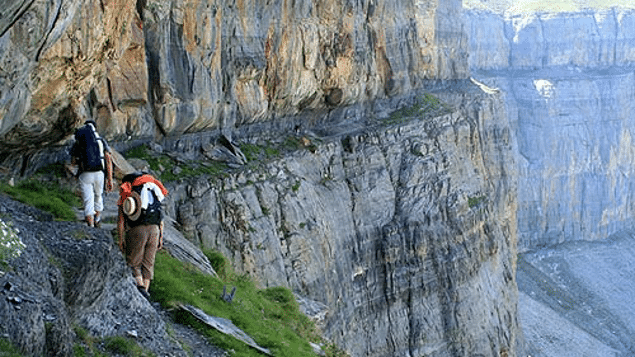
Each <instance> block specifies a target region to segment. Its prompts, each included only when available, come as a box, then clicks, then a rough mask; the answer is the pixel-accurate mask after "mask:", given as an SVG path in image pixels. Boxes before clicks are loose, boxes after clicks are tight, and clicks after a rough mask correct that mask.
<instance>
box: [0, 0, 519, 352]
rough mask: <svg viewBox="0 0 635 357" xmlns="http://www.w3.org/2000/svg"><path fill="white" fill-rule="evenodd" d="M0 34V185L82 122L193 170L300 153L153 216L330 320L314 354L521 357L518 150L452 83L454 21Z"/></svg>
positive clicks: (118, 25) (495, 119)
mask: <svg viewBox="0 0 635 357" xmlns="http://www.w3.org/2000/svg"><path fill="white" fill-rule="evenodd" d="M3 14H5V15H3V16H2V17H1V18H2V20H1V21H0V70H1V71H2V72H0V74H1V77H0V78H1V81H0V138H1V140H2V143H3V145H2V146H1V147H0V165H2V166H4V167H5V168H6V169H7V170H8V171H13V172H15V171H20V172H22V173H26V172H29V170H32V169H33V167H36V166H37V165H39V164H40V163H41V162H42V161H45V160H40V159H38V157H39V156H38V155H41V149H42V147H43V146H44V147H47V146H50V145H55V144H61V143H63V142H64V141H65V140H66V139H67V138H68V136H69V134H70V133H72V131H73V129H74V128H75V127H76V126H77V125H78V124H79V123H80V122H82V120H83V119H85V118H95V119H97V122H98V126H99V129H100V131H101V132H102V133H104V134H105V135H106V137H107V138H109V139H110V140H111V142H113V143H114V144H115V145H122V146H129V145H132V144H131V142H130V141H129V139H132V138H135V139H137V138H141V139H143V138H152V139H154V140H155V141H156V142H160V143H161V144H162V146H163V147H164V149H165V150H166V151H169V152H172V153H174V152H179V154H176V155H177V156H178V155H183V157H185V159H187V160H196V161H202V160H204V158H203V154H204V152H205V149H206V148H207V146H206V145H207V144H211V143H212V141H213V140H214V138H216V137H217V136H218V134H219V133H222V134H225V135H226V136H227V137H229V138H230V139H237V140H238V139H240V140H242V141H243V142H249V143H258V144H263V143H266V141H267V139H268V140H271V141H278V142H279V141H282V140H284V138H285V137H289V136H291V137H294V138H296V139H300V140H304V141H306V142H307V144H308V145H307V147H306V149H302V150H298V151H293V152H289V153H287V154H286V155H284V156H283V157H281V158H278V159H277V160H273V161H268V162H262V163H256V164H254V165H253V166H252V165H248V166H247V167H246V168H245V169H244V170H243V171H241V172H237V173H233V174H231V175H229V176H228V177H226V178H223V179H218V178H217V177H208V176H201V177H198V178H196V179H187V180H185V179H182V180H178V181H175V182H172V183H170V184H169V185H170V191H171V192H172V194H171V195H170V202H169V204H168V211H169V214H170V216H172V217H175V218H176V220H177V223H178V228H179V229H180V230H181V231H182V232H184V234H185V235H186V236H187V237H188V238H190V239H191V240H192V241H193V242H195V243H197V244H200V245H201V246H203V247H214V248H217V249H220V250H221V251H222V252H223V253H224V254H225V255H227V256H228V257H230V258H231V260H232V261H233V263H234V264H235V265H236V267H237V269H238V270H240V271H242V272H245V273H249V274H250V275H252V276H254V277H257V278H258V279H259V281H260V282H261V284H262V285H263V286H275V285H283V286H288V287H290V288H292V289H293V290H294V292H296V293H298V294H299V295H301V296H302V297H303V298H306V299H308V300H311V301H316V302H319V303H321V304H323V305H324V306H326V309H327V313H326V314H325V315H324V316H323V318H322V320H321V328H322V330H323V333H324V334H325V336H327V337H328V338H330V339H331V340H333V341H334V342H336V343H337V344H338V345H339V346H341V347H342V348H344V349H345V350H346V351H348V352H349V353H350V354H351V355H352V356H404V357H405V356H408V357H410V356H422V355H433V356H478V355H488V356H515V355H517V354H519V353H520V352H521V351H522V338H521V332H520V330H519V326H518V318H517V311H516V310H517V308H516V302H517V299H518V296H517V288H516V280H515V269H516V239H517V238H516V232H517V218H516V209H517V207H516V205H517V204H516V181H515V177H516V175H517V173H516V165H515V156H514V152H516V150H517V148H516V141H515V138H514V136H513V134H514V133H513V131H511V130H510V125H509V122H508V121H507V117H506V116H505V115H504V113H505V107H504V106H503V102H502V101H501V99H500V98H499V97H498V95H496V94H491V93H494V92H495V91H489V90H488V91H487V92H488V93H490V94H487V93H485V92H483V91H482V90H481V89H480V88H479V87H478V86H475V85H473V84H472V83H471V82H470V81H469V80H468V77H469V73H468V58H467V46H468V41H467V37H466V32H465V28H464V26H463V19H462V17H461V14H462V8H461V1H458V0H452V1H433V0H428V1H424V0H422V1H414V2H413V1H389V0H380V1H375V0H374V1H346V0H340V1H335V0H323V1H317V2H316V1H284V0H281V1H249V0H248V1H229V2H227V1H214V0H210V1H190V2H183V1H151V0H147V1H143V0H140V1H138V2H136V3H130V2H123V1H110V2H104V1H91V0H88V1H79V0H75V1H67V2H61V1H56V0H51V1H42V2H36V3H30V2H21V1H16V2H13V3H12V4H11V6H10V7H9V8H7V10H3ZM95 24H98V25H97V26H95ZM201 132H203V133H202V134H201ZM265 145H266V144H265ZM46 150H47V151H51V150H49V149H48V148H47V149H46ZM53 151H54V150H53ZM16 153H19V155H16ZM178 157H179V158H181V156H178ZM38 161H39V162H38ZM104 249H105V253H104V254H110V253H109V250H108V249H106V248H105V247H104ZM113 259H114V258H113ZM119 268H121V267H119ZM119 268H118V269H119ZM123 283H125V282H123ZM123 283H122V284H123ZM96 309H97V310H99V309H104V311H109V310H108V309H109V307H108V306H103V305H100V306H98V307H96ZM157 324H159V322H157ZM158 330H161V329H160V328H158ZM107 332H108V333H110V332H113V333H117V332H118V331H107ZM103 333H104V334H105V333H106V332H103ZM40 345H41V344H40ZM161 348H163V347H161ZM165 348H169V346H168V347H165ZM37 352H39V351H36V353H37Z"/></svg>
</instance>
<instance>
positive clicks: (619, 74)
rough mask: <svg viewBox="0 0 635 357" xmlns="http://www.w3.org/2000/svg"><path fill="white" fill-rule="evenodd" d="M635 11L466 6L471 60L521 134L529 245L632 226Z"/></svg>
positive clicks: (523, 231)
mask: <svg viewBox="0 0 635 357" xmlns="http://www.w3.org/2000/svg"><path fill="white" fill-rule="evenodd" d="M634 25H635V11H634V10H628V9H617V8H615V9H610V10H604V11H599V10H598V11H591V10H588V11H583V12H578V13H561V14H530V15H523V16H521V15H515V16H508V17H504V16H501V15H498V14H493V13H488V12H482V11H471V12H467V13H466V26H467V27H468V28H469V31H468V32H469V33H470V50H469V53H470V67H471V71H472V74H473V76H474V77H476V79H478V80H480V81H482V82H485V83H487V84H489V85H490V86H491V87H497V88H499V89H500V91H501V92H503V93H504V97H505V101H506V108H507V113H508V116H509V121H510V124H511V126H512V128H513V130H514V132H515V136H516V137H517V138H518V154H519V155H518V161H517V163H518V165H519V166H518V174H519V176H518V222H519V223H518V228H519V247H520V249H521V250H524V249H531V248H535V247H542V246H550V245H554V244H557V243H562V242H565V241H570V240H580V239H582V240H596V239H603V238H606V237H608V236H610V235H611V234H613V233H615V232H618V231H620V230H622V229H625V228H629V227H631V226H632V224H633V219H632V217H633V213H634V212H635V211H634V210H635V200H634V199H633V189H632V188H633V186H634V185H635V181H634V180H633V177H635V176H634V175H633V170H635V161H634V160H635V152H634V151H633V145H632V137H633V134H635V132H634V129H633V128H634V125H635V107H634V104H633V100H632V98H633V96H634V95H635V26H634Z"/></svg>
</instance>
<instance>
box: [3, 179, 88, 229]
mask: <svg viewBox="0 0 635 357" xmlns="http://www.w3.org/2000/svg"><path fill="white" fill-rule="evenodd" d="M0 191H2V192H4V193H6V194H8V195H9V196H11V197H13V198H14V199H16V200H18V201H20V202H22V203H25V204H28V205H31V206H34V207H36V208H39V209H41V210H43V211H46V212H50V213H51V214H53V216H54V217H55V218H56V219H57V220H62V221H74V220H75V219H76V216H75V211H74V208H79V207H81V200H80V199H79V197H78V196H77V195H76V194H74V193H73V192H72V191H71V190H70V189H68V188H65V187H62V186H61V185H59V184H56V183H53V182H43V181H40V180H38V179H35V178H31V179H28V180H24V181H21V182H18V184H17V185H15V186H10V185H8V184H5V183H0Z"/></svg>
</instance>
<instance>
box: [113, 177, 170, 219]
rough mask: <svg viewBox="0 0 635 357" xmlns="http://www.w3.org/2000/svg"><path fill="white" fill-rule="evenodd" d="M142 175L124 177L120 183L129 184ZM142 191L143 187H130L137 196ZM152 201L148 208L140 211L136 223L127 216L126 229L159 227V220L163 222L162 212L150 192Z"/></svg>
mask: <svg viewBox="0 0 635 357" xmlns="http://www.w3.org/2000/svg"><path fill="white" fill-rule="evenodd" d="M142 175H144V174H142V173H132V174H128V175H126V176H124V177H123V178H122V179H121V182H130V183H131V184H132V183H133V182H134V180H136V179H137V177H140V176H142ZM142 189H143V185H137V186H132V190H133V191H134V192H136V193H138V194H141V190H142ZM152 198H153V201H152V203H150V204H149V205H148V208H146V209H143V208H142V209H141V215H140V216H139V218H138V219H137V220H136V221H133V220H131V219H129V218H128V217H127V216H125V215H124V216H125V217H126V221H127V223H128V227H136V226H141V225H152V224H154V225H159V224H161V220H163V211H162V208H161V202H160V201H159V199H158V198H157V196H156V195H155V194H154V192H152Z"/></svg>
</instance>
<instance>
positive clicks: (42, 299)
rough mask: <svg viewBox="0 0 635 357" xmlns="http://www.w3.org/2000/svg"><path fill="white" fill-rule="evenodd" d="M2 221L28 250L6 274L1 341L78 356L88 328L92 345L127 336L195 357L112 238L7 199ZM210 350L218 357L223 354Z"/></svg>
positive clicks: (2, 277) (1, 201) (0, 278)
mask: <svg viewBox="0 0 635 357" xmlns="http://www.w3.org/2000/svg"><path fill="white" fill-rule="evenodd" d="M0 220H2V222H3V223H4V224H3V225H4V226H8V227H10V228H11V230H12V231H13V232H14V234H16V235H17V236H18V237H19V239H20V241H21V242H22V243H23V245H24V249H23V250H22V252H21V254H20V255H19V256H18V257H16V258H15V259H12V260H10V261H9V265H8V267H9V269H7V271H6V272H5V271H0V320H1V321H2V324H0V336H1V337H2V338H4V339H8V340H9V341H11V342H12V343H13V344H14V345H15V346H16V347H18V348H20V350H21V351H22V352H23V353H25V354H26V355H31V356H72V355H74V350H73V348H74V346H81V345H82V343H85V342H86V341H82V339H81V337H79V336H78V335H77V331H78V328H81V329H83V330H84V331H86V332H87V333H88V335H89V336H91V338H104V337H110V336H125V337H129V338H134V339H135V340H136V342H138V343H139V345H141V346H143V347H144V348H146V349H148V350H150V351H152V352H154V353H156V354H158V355H162V356H163V355H169V356H190V354H189V353H187V352H186V351H185V349H184V348H187V347H184V345H188V343H184V341H183V340H181V339H179V337H181V335H182V331H183V330H182V329H180V328H179V326H177V325H176V324H172V322H171V321H170V320H168V321H169V322H170V325H171V329H172V333H171V334H168V332H167V330H166V329H167V326H166V321H165V320H166V319H167V317H165V316H163V315H162V314H160V313H159V311H157V310H155V307H154V306H152V305H150V303H149V302H148V300H146V299H145V298H144V297H143V296H142V295H141V294H140V293H139V291H138V290H137V288H136V287H135V283H134V280H133V279H132V276H131V273H130V270H129V268H128V267H127V266H126V263H125V261H124V259H123V256H122V254H121V253H120V252H119V248H118V247H117V246H116V245H115V244H114V243H113V238H112V236H111V235H110V233H108V232H107V231H105V230H101V229H94V228H87V227H86V226H85V225H84V224H81V223H75V222H56V221H53V220H52V216H50V215H48V214H46V213H43V212H41V211H39V210H37V209H34V208H30V207H28V206H25V205H23V204H21V203H17V202H15V201H12V200H10V199H9V198H7V197H6V196H4V195H2V194H0ZM165 238H166V246H167V245H169V246H170V247H171V249H173V250H178V251H187V247H186V248H180V249H179V248H178V246H179V245H180V244H179V243H178V242H179V239H178V237H176V238H175V237H173V235H172V234H166V237H165ZM186 246H187V244H186ZM188 261H189V260H188ZM203 265H204V264H203ZM207 266H209V262H207ZM2 267H3V268H4V267H5V266H4V265H3V266H2ZM210 269H211V267H210ZM210 273H213V270H211V272H210ZM190 343H191V342H190ZM193 344H194V343H192V345H193ZM210 350H211V351H216V353H214V354H210V355H212V356H216V355H221V352H222V351H220V352H219V351H218V349H214V348H210V347H207V351H210ZM198 355H199V354H197V356H198Z"/></svg>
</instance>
